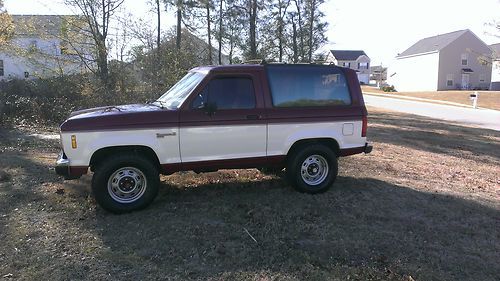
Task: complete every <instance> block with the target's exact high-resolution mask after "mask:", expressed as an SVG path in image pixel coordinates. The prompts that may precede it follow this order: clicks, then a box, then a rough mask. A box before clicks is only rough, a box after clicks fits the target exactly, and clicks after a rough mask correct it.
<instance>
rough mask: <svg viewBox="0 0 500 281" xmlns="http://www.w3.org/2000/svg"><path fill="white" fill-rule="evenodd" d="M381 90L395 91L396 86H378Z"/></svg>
mask: <svg viewBox="0 0 500 281" xmlns="http://www.w3.org/2000/svg"><path fill="white" fill-rule="evenodd" d="M380 89H381V90H382V91H384V92H397V91H396V88H394V86H392V85H391V86H383V87H382V88H380Z"/></svg>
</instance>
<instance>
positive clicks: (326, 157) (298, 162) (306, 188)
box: [286, 144, 338, 194]
mask: <svg viewBox="0 0 500 281" xmlns="http://www.w3.org/2000/svg"><path fill="white" fill-rule="evenodd" d="M286 173H287V174H286V175H287V178H288V180H289V182H290V184H291V185H292V186H293V187H294V188H295V189H296V190H298V191H300V192H305V193H311V194H314V193H321V192H325V191H326V190H328V189H329V188H330V187H331V185H332V184H333V182H334V181H335V179H336V178H337V174H338V164H337V156H336V155H335V153H334V152H333V151H332V150H331V149H330V148H328V147H327V146H325V145H322V144H311V145H305V146H302V147H301V148H299V149H298V150H297V151H296V152H294V153H293V154H292V155H291V156H290V158H289V160H288V162H287V168H286Z"/></svg>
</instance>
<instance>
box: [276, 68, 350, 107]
mask: <svg viewBox="0 0 500 281" xmlns="http://www.w3.org/2000/svg"><path fill="white" fill-rule="evenodd" d="M267 75H268V79H269V85H270V88H271V94H272V99H273V105H274V106H275V107H309V106H334V105H350V104H351V95H350V93H349V87H348V85H347V81H346V78H345V76H344V73H343V72H342V71H341V70H340V69H339V68H337V67H328V66H300V65H297V66H292V65H274V66H273V65H270V66H267Z"/></svg>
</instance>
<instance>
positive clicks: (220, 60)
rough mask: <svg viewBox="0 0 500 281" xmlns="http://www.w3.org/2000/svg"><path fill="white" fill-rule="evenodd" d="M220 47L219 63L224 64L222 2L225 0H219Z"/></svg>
mask: <svg viewBox="0 0 500 281" xmlns="http://www.w3.org/2000/svg"><path fill="white" fill-rule="evenodd" d="M219 2H220V3H219V34H218V37H219V48H218V52H219V53H218V58H219V65H222V17H223V11H222V3H223V0H220V1H219Z"/></svg>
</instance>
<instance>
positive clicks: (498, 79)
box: [490, 43, 500, 91]
mask: <svg viewBox="0 0 500 281" xmlns="http://www.w3.org/2000/svg"><path fill="white" fill-rule="evenodd" d="M490 49H491V50H492V51H493V53H492V56H491V57H492V67H493V69H492V70H491V84H490V90H492V91H500V43H498V44H493V45H490Z"/></svg>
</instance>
